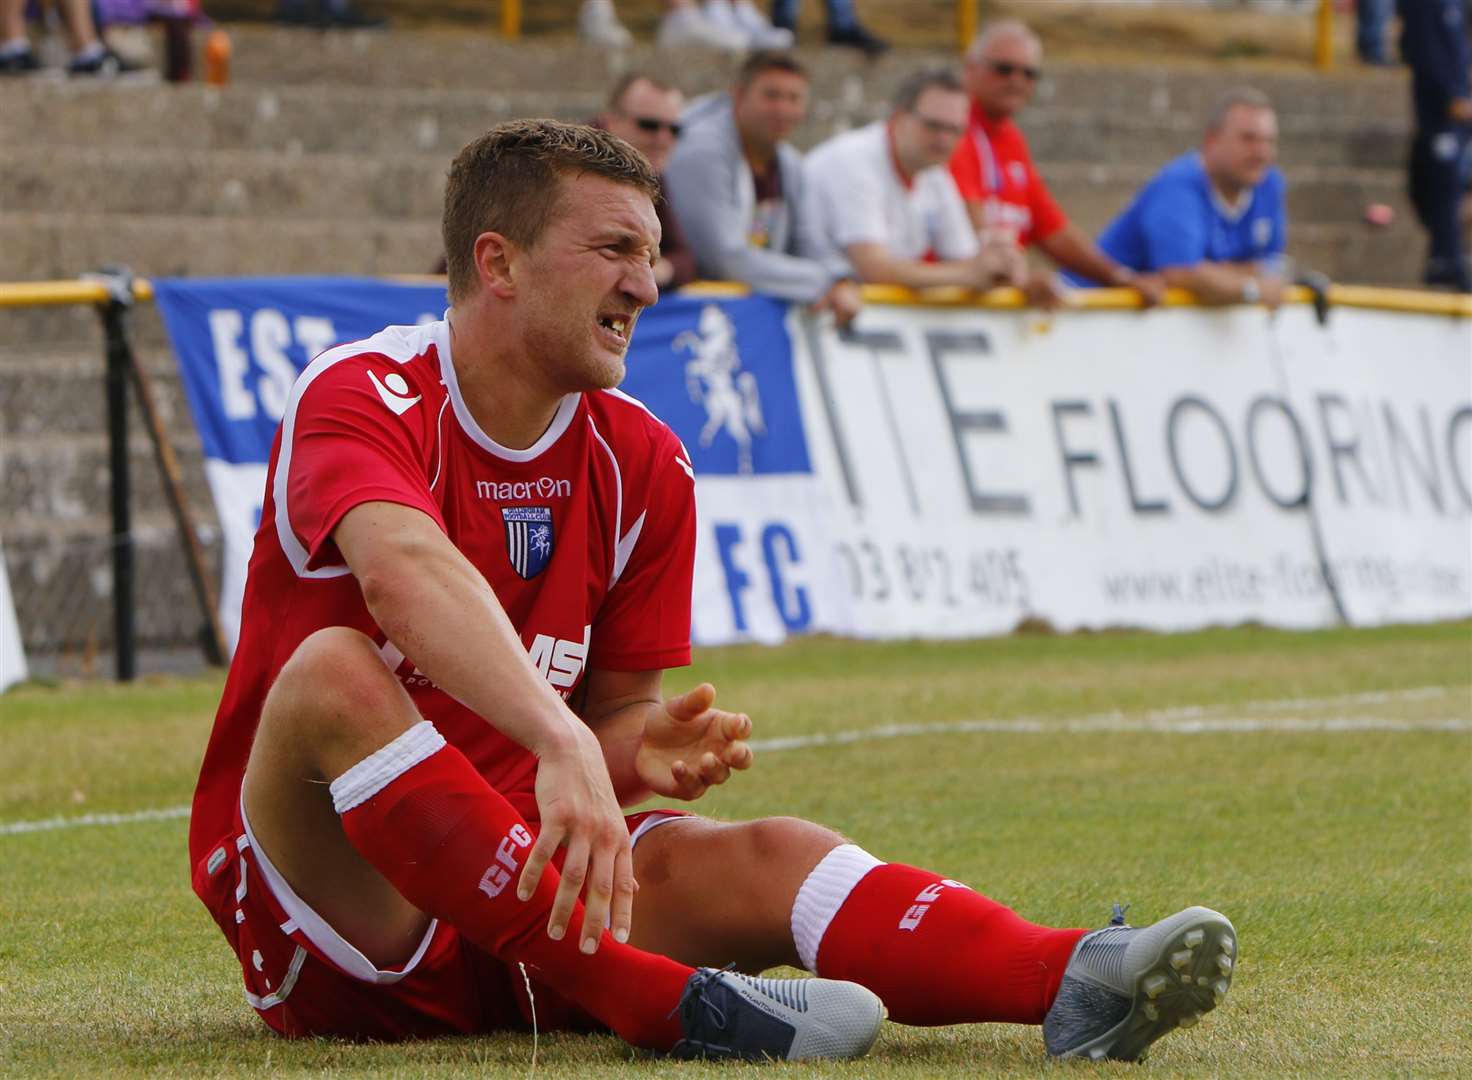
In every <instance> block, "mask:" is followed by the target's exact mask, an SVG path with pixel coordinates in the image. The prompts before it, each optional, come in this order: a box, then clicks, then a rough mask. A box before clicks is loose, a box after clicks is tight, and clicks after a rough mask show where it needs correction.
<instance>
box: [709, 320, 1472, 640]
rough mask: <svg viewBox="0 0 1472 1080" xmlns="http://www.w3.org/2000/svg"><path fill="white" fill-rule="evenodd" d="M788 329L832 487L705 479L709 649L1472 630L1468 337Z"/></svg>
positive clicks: (802, 480) (1423, 326)
mask: <svg viewBox="0 0 1472 1080" xmlns="http://www.w3.org/2000/svg"><path fill="white" fill-rule="evenodd" d="M790 328H791V330H792V332H793V333H792V336H793V342H794V367H795V383H796V389H797V393H798V395H799V399H800V402H801V414H802V418H803V424H804V427H805V434H806V440H807V446H808V451H809V455H810V457H811V462H812V475H811V476H794V477H791V478H789V479H788V481H787V486H785V487H774V486H773V485H774V484H775V483H777V481H776V480H775V479H774V478H769V477H759V478H749V479H748V478H740V477H733V478H712V479H709V480H706V479H701V480H700V481H699V484H700V487H699V490H700V494H701V499H700V509H701V516H702V530H701V541H702V542H701V547H700V553H699V558H698V560H697V562H698V565H697V572H696V575H697V581H696V638H697V640H699V641H703V642H717V641H729V640H742V639H745V640H759V641H773V640H777V639H779V638H780V637H781V636H782V634H783V632H784V631H796V630H822V631H827V632H833V633H841V634H853V635H858V636H864V637H911V636H915V637H950V636H969V635H981V634H995V633H1003V632H1006V631H1009V630H1011V629H1012V628H1013V627H1015V626H1016V625H1017V624H1018V623H1019V622H1020V621H1022V620H1024V619H1041V620H1045V621H1046V622H1048V623H1050V624H1051V625H1053V626H1055V627H1057V628H1059V629H1063V630H1068V629H1076V628H1082V627H1091V628H1100V627H1110V626H1136V627H1148V628H1152V629H1159V630H1177V629H1188V628H1193V627H1201V626H1208V625H1214V624H1232V623H1240V622H1244V621H1249V620H1252V621H1260V622H1264V623H1269V624H1272V625H1277V626H1287V627H1314V626H1326V625H1332V624H1334V623H1335V622H1337V621H1341V620H1342V621H1347V622H1349V623H1352V624H1357V625H1370V624H1378V623H1386V622H1396V621H1418V620H1430V619H1442V618H1455V617H1465V616H1467V615H1469V614H1472V516H1469V513H1472V323H1469V321H1468V320H1465V319H1455V318H1448V317H1444V316H1431V315H1409V314H1399V313H1393V312H1383V311H1362V310H1355V309H1340V310H1335V311H1334V312H1333V313H1332V315H1331V318H1330V320H1329V322H1328V324H1327V325H1326V326H1320V325H1318V324H1317V323H1316V322H1315V319H1314V315H1313V312H1312V310H1311V309H1309V308H1307V307H1303V306H1294V307H1289V308H1286V309H1284V310H1283V311H1282V312H1280V313H1279V314H1278V315H1277V316H1269V315H1268V314H1267V313H1266V312H1264V311H1262V310H1257V309H1231V310H1224V311H1205V310H1201V309H1196V308H1175V309H1166V310H1159V311H1151V312H1147V313H1138V312H1127V311H1084V312H1071V313H1064V314H1061V315H1059V316H1058V317H1056V318H1053V319H1051V320H1048V319H1044V318H1041V317H1040V316H1038V315H1037V314H1036V313H1026V312H1023V313H1018V312H1002V311H986V310H971V309H938V308H906V307H885V306H873V307H870V308H867V309H866V310H865V312H864V314H863V316H862V317H861V318H860V320H859V321H858V323H857V327H856V329H855V331H854V332H852V333H849V334H844V335H839V334H837V333H836V332H834V331H833V329H832V328H831V325H830V326H824V327H820V324H818V323H815V322H814V321H812V320H811V319H809V318H807V317H801V316H797V315H794V316H792V322H791V324H790ZM738 344H739V343H738Z"/></svg>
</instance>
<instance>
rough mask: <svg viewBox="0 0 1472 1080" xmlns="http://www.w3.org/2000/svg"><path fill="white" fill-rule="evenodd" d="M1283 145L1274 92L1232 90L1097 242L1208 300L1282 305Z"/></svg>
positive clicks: (1129, 264)
mask: <svg viewBox="0 0 1472 1080" xmlns="http://www.w3.org/2000/svg"><path fill="white" fill-rule="evenodd" d="M1277 152H1278V119H1277V115H1276V114H1275V113H1274V111H1273V105H1272V102H1271V101H1269V100H1268V98H1267V96H1266V95H1264V94H1263V93H1261V92H1260V91H1257V90H1253V89H1250V88H1245V87H1244V88H1242V89H1238V90H1233V91H1231V92H1230V93H1228V94H1227V95H1226V96H1225V97H1223V98H1222V100H1221V101H1220V102H1219V103H1218V104H1217V106H1216V108H1214V109H1213V110H1212V113H1211V117H1210V119H1209V120H1208V123H1207V126H1206V136H1205V138H1204V139H1203V140H1202V144H1201V149H1200V150H1193V151H1191V152H1190V153H1187V154H1183V155H1182V156H1180V157H1178V158H1176V159H1175V160H1174V161H1172V162H1170V163H1169V164H1168V165H1166V166H1165V168H1163V169H1161V170H1160V172H1158V173H1156V175H1155V177H1154V178H1153V179H1152V180H1151V181H1150V182H1149V183H1148V184H1146V185H1145V187H1144V189H1143V190H1141V191H1140V193H1139V194H1138V195H1136V196H1135V198H1134V201H1133V202H1131V203H1130V205H1129V206H1128V207H1127V208H1126V209H1125V211H1124V213H1122V214H1120V215H1119V217H1117V218H1116V219H1115V220H1114V222H1113V223H1112V224H1111V225H1110V226H1109V227H1108V228H1107V229H1105V230H1104V233H1103V235H1102V236H1100V238H1099V247H1100V248H1101V249H1102V250H1103V251H1104V253H1105V254H1106V255H1108V256H1109V257H1110V258H1112V259H1114V260H1115V261H1116V262H1118V263H1120V264H1121V265H1123V266H1127V267H1129V268H1130V269H1131V270H1134V271H1135V272H1136V273H1159V274H1160V275H1161V276H1162V277H1164V278H1165V281H1166V284H1167V285H1170V286H1172V287H1175V288H1181V289H1189V290H1191V291H1192V292H1193V293H1195V294H1196V296H1197V298H1198V299H1200V300H1201V301H1202V302H1203V303H1207V304H1234V303H1249V304H1255V303H1258V302H1262V303H1265V304H1267V305H1268V306H1269V307H1276V306H1277V305H1278V304H1280V303H1282V300H1283V290H1284V287H1285V285H1286V282H1285V262H1284V259H1283V247H1284V243H1285V241H1286V240H1287V233H1288V221H1287V214H1286V213H1285V210H1284V191H1285V188H1284V183H1283V174H1282V173H1281V172H1279V171H1278V169H1277V168H1276V167H1274V165H1273V160H1274V158H1275V157H1276V156H1277ZM1087 284H1091V283H1087Z"/></svg>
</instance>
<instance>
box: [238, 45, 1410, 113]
mask: <svg viewBox="0 0 1472 1080" xmlns="http://www.w3.org/2000/svg"><path fill="white" fill-rule="evenodd" d="M488 29H489V28H488ZM232 34H233V35H234V38H235V62H234V65H233V73H234V78H235V79H236V81H237V82H239V83H250V84H254V85H258V86H270V87H283V86H300V85H316V86H321V85H324V84H325V85H336V86H342V87H368V86H380V87H393V88H397V89H408V88H436V87H438V88H446V89H451V88H454V89H483V90H501V91H524V90H538V89H545V90H553V89H555V90H558V91H566V90H578V91H587V92H589V93H599V92H602V91H603V90H605V89H606V88H607V86H608V84H609V83H610V82H611V81H612V80H613V78H614V77H615V75H616V74H617V73H618V72H620V71H623V70H625V69H627V68H633V69H641V70H651V71H658V72H660V73H661V74H662V75H665V76H667V77H669V78H672V79H674V80H675V81H677V82H678V83H679V84H680V85H681V86H682V87H684V88H685V89H686V90H687V91H697V92H698V91H704V90H710V89H715V88H718V87H723V86H725V85H727V84H728V83H729V80H730V76H731V73H732V71H733V70H734V68H735V62H734V61H733V60H730V59H727V58H725V57H721V56H718V55H716V54H712V53H709V52H700V51H687V50H657V49H654V48H652V47H650V46H648V45H645V44H636V45H635V46H634V47H633V48H631V49H628V50H626V51H625V52H623V53H610V52H606V51H603V50H600V49H594V48H588V47H586V46H583V45H580V44H578V43H576V42H570V41H566V40H546V39H542V40H538V39H529V40H523V41H519V42H505V41H501V40H500V39H498V38H496V37H494V36H492V35H491V34H490V33H489V32H487V33H485V34H477V33H475V32H467V31H465V30H463V29H450V28H446V29H436V30H424V31H394V32H392V33H387V34H384V33H373V32H344V33H332V34H325V35H320V36H318V37H316V38H315V40H314V41H313V42H312V47H311V48H304V47H303V37H302V35H301V34H300V33H296V32H293V31H290V30H285V29H280V28H274V27H250V26H239V27H236V28H232ZM798 55H799V56H800V57H801V59H802V60H803V62H804V63H805V64H807V65H808V66H809V68H810V69H811V72H812V75H813V96H814V99H815V100H816V101H843V100H845V95H847V94H848V93H850V92H851V90H850V88H851V87H854V85H855V83H857V90H858V98H859V99H860V100H863V99H868V100H883V99H886V98H887V97H888V96H889V94H890V93H891V92H892V91H893V89H894V87H895V85H896V84H897V83H898V82H899V80H900V79H902V78H903V77H904V76H905V75H906V74H908V73H910V72H912V71H914V70H916V69H917V68H919V67H924V66H933V65H935V64H938V63H939V64H952V63H955V62H956V59H957V57H956V55H955V53H954V52H951V51H948V50H946V51H936V50H917V49H895V50H892V51H891V52H890V53H888V54H886V55H885V56H884V57H883V58H882V59H880V60H879V61H877V62H872V61H868V60H865V59H864V58H863V57H862V56H859V55H855V54H853V53H852V52H851V51H849V50H836V49H823V48H804V49H799V50H798ZM1242 82H1250V83H1252V84H1253V85H1256V86H1259V87H1260V88H1261V89H1263V90H1264V91H1265V92H1267V93H1268V94H1270V95H1272V96H1273V97H1274V98H1275V99H1276V100H1277V101H1278V103H1279V108H1280V110H1281V111H1282V112H1283V113H1284V115H1339V116H1346V117H1349V116H1358V117H1360V118H1362V119H1388V120H1394V119H1399V118H1401V117H1403V116H1405V115H1406V113H1407V111H1408V108H1409V89H1408V85H1407V84H1408V79H1407V76H1406V73H1405V72H1404V71H1403V70H1398V69H1392V70H1389V71H1378V70H1377V71H1359V70H1350V71H1346V72H1344V73H1338V74H1334V75H1329V76H1325V75H1320V74H1317V73H1314V72H1312V71H1297V70H1295V71H1285V72H1276V71H1275V72H1262V71H1257V70H1250V71H1249V70H1240V69H1236V68H1233V67H1232V66H1231V65H1227V64H1222V65H1219V66H1215V67H1212V68H1210V69H1203V68H1201V67H1200V66H1199V65H1198V66H1181V67H1171V66H1169V57H1162V63H1161V65H1160V66H1158V67H1156V68H1152V69H1141V68H1139V67H1118V66H1109V65H1104V64H1098V63H1078V62H1063V61H1059V62H1055V63H1049V65H1048V70H1047V76H1046V78H1045V80H1044V82H1043V83H1042V85H1041V86H1040V88H1039V96H1040V98H1041V99H1042V103H1048V102H1054V103H1057V104H1065V105H1067V104H1071V105H1081V104H1084V103H1087V104H1088V105H1089V106H1091V107H1094V108H1098V109H1100V110H1104V111H1109V112H1147V113H1152V114H1158V113H1167V112H1175V113H1183V114H1187V115H1191V116H1197V117H1199V116H1201V115H1204V113H1205V112H1206V111H1207V109H1209V108H1210V106H1211V103H1212V102H1213V101H1214V100H1215V99H1216V98H1217V97H1218V96H1219V95H1220V94H1221V93H1222V92H1223V91H1224V90H1226V89H1227V88H1228V87H1231V86H1235V85H1237V84H1239V83H1242Z"/></svg>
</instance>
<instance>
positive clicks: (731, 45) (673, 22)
mask: <svg viewBox="0 0 1472 1080" xmlns="http://www.w3.org/2000/svg"><path fill="white" fill-rule="evenodd" d="M656 40H657V42H658V44H659V47H660V48H662V49H686V48H695V49H720V50H721V51H722V52H729V53H740V52H745V51H746V49H747V47H748V44H749V38H748V35H747V34H746V32H745V31H744V30H739V29H731V28H729V27H725V26H721V25H720V24H719V23H716V22H712V21H711V20H710V19H708V18H707V17H706V15H705V12H703V11H701V10H700V8H698V7H696V6H695V5H693V4H691V5H689V6H687V7H677V8H675V9H674V10H672V11H669V12H666V13H665V17H664V18H663V19H661V20H660V22H659V34H658V36H657V38H656Z"/></svg>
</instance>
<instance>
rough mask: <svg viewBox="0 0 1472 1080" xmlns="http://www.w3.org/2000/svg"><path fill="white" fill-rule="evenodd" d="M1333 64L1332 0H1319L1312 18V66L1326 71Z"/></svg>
mask: <svg viewBox="0 0 1472 1080" xmlns="http://www.w3.org/2000/svg"><path fill="white" fill-rule="evenodd" d="M1333 66H1334V0H1319V11H1318V15H1317V16H1316V17H1315V19H1314V67H1316V68H1318V69H1319V70H1320V71H1328V70H1329V69H1330V68H1332V67H1333Z"/></svg>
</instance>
